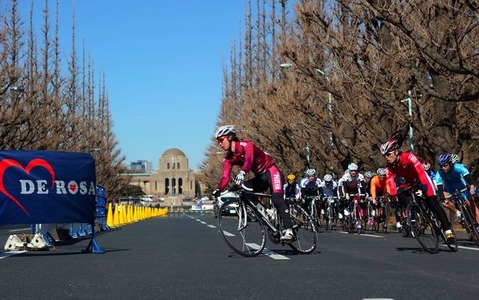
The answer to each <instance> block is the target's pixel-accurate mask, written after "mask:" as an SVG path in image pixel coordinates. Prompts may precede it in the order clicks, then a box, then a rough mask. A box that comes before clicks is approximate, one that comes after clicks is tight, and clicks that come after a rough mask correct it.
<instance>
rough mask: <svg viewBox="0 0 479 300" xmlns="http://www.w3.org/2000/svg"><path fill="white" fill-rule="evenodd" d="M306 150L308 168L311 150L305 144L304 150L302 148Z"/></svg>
mask: <svg viewBox="0 0 479 300" xmlns="http://www.w3.org/2000/svg"><path fill="white" fill-rule="evenodd" d="M304 149H305V150H306V161H307V162H308V168H309V166H310V164H311V162H310V160H311V148H310V147H309V144H306V148H304Z"/></svg>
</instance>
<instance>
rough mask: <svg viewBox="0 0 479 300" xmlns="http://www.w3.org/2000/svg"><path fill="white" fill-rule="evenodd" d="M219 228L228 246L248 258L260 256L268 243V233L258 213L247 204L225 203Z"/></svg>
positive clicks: (219, 216)
mask: <svg viewBox="0 0 479 300" xmlns="http://www.w3.org/2000/svg"><path fill="white" fill-rule="evenodd" d="M218 226H219V229H220V232H221V235H222V236H223V239H224V240H225V242H226V244H227V245H228V246H229V247H230V248H231V249H232V250H233V251H234V252H236V253H238V254H239V255H242V256H246V257H253V256H257V255H259V254H260V253H261V252H262V251H263V249H264V246H265V243H266V232H265V228H264V225H263V224H262V222H261V218H260V216H259V215H258V214H257V213H256V211H255V210H254V209H253V208H251V207H249V206H248V205H247V204H246V203H245V202H242V201H239V200H233V201H228V202H225V203H224V204H223V205H222V206H221V207H220V209H219V212H218Z"/></svg>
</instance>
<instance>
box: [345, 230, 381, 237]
mask: <svg viewBox="0 0 479 300" xmlns="http://www.w3.org/2000/svg"><path fill="white" fill-rule="evenodd" d="M340 233H343V234H351V233H349V232H346V231H340ZM354 235H359V236H367V237H373V238H384V236H382V235H375V234H368V233H360V234H357V233H354Z"/></svg>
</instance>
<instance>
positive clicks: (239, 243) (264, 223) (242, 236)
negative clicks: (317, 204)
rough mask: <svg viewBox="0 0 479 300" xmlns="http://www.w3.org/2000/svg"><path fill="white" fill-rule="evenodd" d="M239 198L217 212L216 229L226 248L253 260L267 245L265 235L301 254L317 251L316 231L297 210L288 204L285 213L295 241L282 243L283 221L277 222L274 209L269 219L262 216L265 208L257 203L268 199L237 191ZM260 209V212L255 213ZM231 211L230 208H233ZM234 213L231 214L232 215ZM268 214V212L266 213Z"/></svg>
mask: <svg viewBox="0 0 479 300" xmlns="http://www.w3.org/2000/svg"><path fill="white" fill-rule="evenodd" d="M237 193H238V196H239V197H238V198H236V199H234V200H231V201H228V202H225V203H223V205H222V206H221V208H220V209H219V214H218V226H219V229H220V233H221V235H222V237H223V239H224V240H225V242H226V244H227V245H228V246H229V247H230V248H231V249H232V250H233V251H235V252H236V253H238V254H240V255H242V256H247V257H253V256H257V255H259V254H260V253H261V252H262V251H263V249H264V247H265V243H266V234H267V233H268V235H269V237H270V239H271V241H273V242H274V243H277V244H278V243H280V242H282V244H283V245H288V246H289V247H291V248H292V249H294V250H296V251H297V252H299V253H302V254H308V253H311V252H313V251H314V249H315V248H316V241H317V237H316V228H315V225H314V224H313V222H312V220H311V218H310V217H309V215H308V214H307V212H306V211H304V210H303V209H302V208H301V207H300V206H296V204H289V205H290V209H289V210H288V212H289V216H290V218H291V223H292V228H291V229H292V231H293V235H294V238H293V239H292V240H291V239H289V240H286V239H285V240H284V241H282V240H281V229H283V226H282V224H283V222H282V218H278V215H277V212H276V208H271V209H274V211H272V213H271V215H270V217H271V219H270V217H268V216H267V215H266V213H264V211H265V209H264V208H265V207H264V205H263V204H262V203H261V202H260V201H257V200H256V199H257V198H258V197H267V198H269V199H271V195H269V194H263V193H257V192H252V191H247V190H244V189H239V190H238V191H237ZM259 205H261V206H262V207H260V208H261V209H258V207H259ZM232 207H233V208H232ZM231 211H233V213H231ZM266 211H267V210H266Z"/></svg>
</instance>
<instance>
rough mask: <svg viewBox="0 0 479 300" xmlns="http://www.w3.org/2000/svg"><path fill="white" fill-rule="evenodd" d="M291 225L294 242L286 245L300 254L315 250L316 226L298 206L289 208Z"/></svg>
mask: <svg viewBox="0 0 479 300" xmlns="http://www.w3.org/2000/svg"><path fill="white" fill-rule="evenodd" d="M289 214H290V216H291V223H292V224H293V231H294V240H293V242H291V243H289V244H288V245H289V246H290V247H291V248H292V249H294V250H296V251H298V252H299V253H302V254H309V253H312V252H313V251H314V249H316V242H317V235H316V233H317V231H316V226H315V224H314V222H313V220H312V219H311V217H310V216H309V214H308V213H307V212H306V211H305V210H304V209H303V208H301V207H300V206H299V205H291V206H290V207H289Z"/></svg>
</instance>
